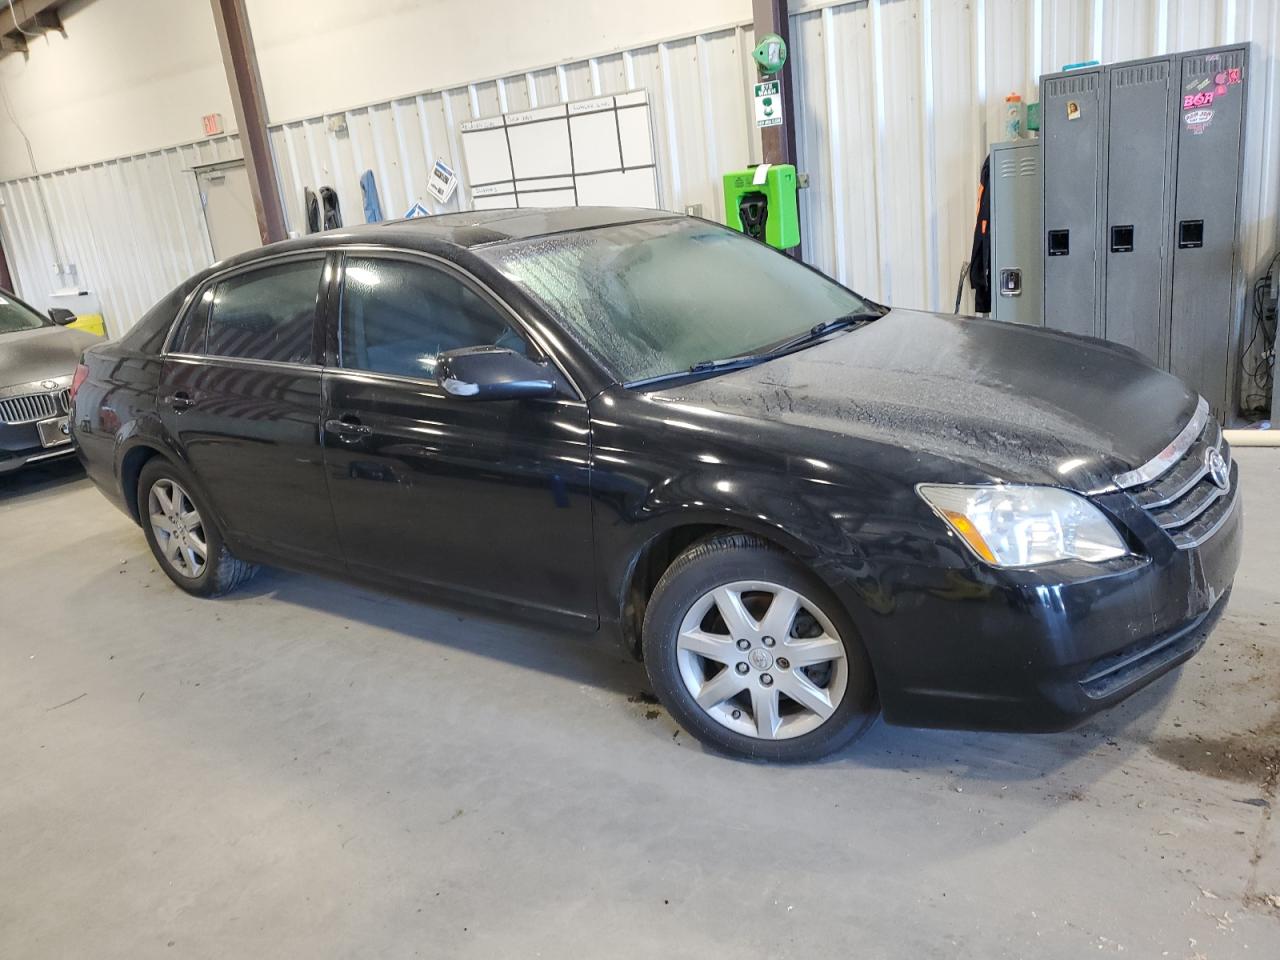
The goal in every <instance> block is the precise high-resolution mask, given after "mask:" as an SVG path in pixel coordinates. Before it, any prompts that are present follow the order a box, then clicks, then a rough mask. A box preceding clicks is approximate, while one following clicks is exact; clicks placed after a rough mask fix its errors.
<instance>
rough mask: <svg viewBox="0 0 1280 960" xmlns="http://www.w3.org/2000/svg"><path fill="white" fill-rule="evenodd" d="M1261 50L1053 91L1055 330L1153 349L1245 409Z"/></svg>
mask: <svg viewBox="0 0 1280 960" xmlns="http://www.w3.org/2000/svg"><path fill="white" fill-rule="evenodd" d="M1248 59H1249V47H1248V45H1247V44H1245V45H1235V46H1228V47H1217V48H1214V49H1211V50H1196V51H1191V52H1187V53H1178V54H1172V55H1170V56H1167V57H1157V58H1152V59H1149V60H1136V61H1129V62H1125V63H1117V64H1110V65H1106V66H1102V67H1095V68H1091V69H1088V70H1081V71H1071V72H1068V73H1061V74H1053V75H1050V76H1045V77H1042V78H1041V97H1042V100H1043V103H1044V107H1043V116H1042V121H1041V123H1042V127H1043V133H1042V146H1043V151H1044V191H1043V212H1044V224H1043V236H1042V251H1043V256H1044V298H1045V307H1044V316H1045V324H1046V325H1047V326H1050V327H1055V328H1057V329H1060V330H1067V331H1070V332H1072V333H1086V334H1093V335H1095V336H1101V337H1105V338H1107V339H1108V340H1112V341H1115V342H1116V343H1123V344H1125V345H1127V346H1130V347H1133V348H1134V349H1136V350H1139V351H1140V352H1142V353H1143V354H1145V355H1146V356H1147V357H1149V358H1150V359H1151V360H1152V362H1154V363H1156V364H1157V365H1158V366H1161V367H1163V368H1164V369H1166V370H1169V371H1171V372H1172V373H1175V374H1177V375H1178V376H1180V377H1182V378H1183V379H1185V380H1186V381H1187V382H1188V383H1189V384H1191V386H1193V387H1194V388H1195V389H1197V390H1198V391H1200V393H1201V394H1202V395H1203V396H1204V397H1205V398H1206V399H1207V400H1208V401H1209V403H1210V404H1211V405H1212V407H1213V409H1214V412H1215V413H1216V414H1217V415H1218V417H1219V419H1226V418H1228V417H1230V416H1232V415H1234V413H1235V410H1236V397H1235V390H1236V375H1237V370H1236V364H1235V362H1234V357H1235V349H1236V343H1237V337H1238V330H1239V324H1240V318H1241V310H1242V304H1243V300H1242V299H1241V294H1240V291H1241V290H1242V289H1243V287H1242V284H1241V282H1240V279H1239V276H1238V271H1239V269H1240V267H1239V258H1238V256H1237V253H1238V251H1237V246H1238V225H1239V193H1240V176H1241V163H1242V160H1243V141H1244V132H1245V129H1246V126H1247V123H1246V116H1247V111H1246V93H1247V91H1248V75H1249V66H1248Z"/></svg>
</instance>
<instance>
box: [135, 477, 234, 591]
mask: <svg viewBox="0 0 1280 960" xmlns="http://www.w3.org/2000/svg"><path fill="white" fill-rule="evenodd" d="M187 508H190V509H187ZM157 509H159V513H156V511H157ZM193 518H194V519H193ZM138 520H139V522H140V523H141V524H142V532H143V534H144V535H145V536H146V538H147V545H148V546H150V547H151V552H152V554H154V555H155V558H156V561H157V562H158V563H159V564H160V568H161V569H162V570H164V572H165V573H166V574H167V575H168V577H169V579H170V580H172V581H173V582H174V583H176V584H177V585H178V586H180V587H181V588H182V589H183V590H185V591H187V593H190V594H192V595H194V596H197V597H220V596H222V595H223V594H225V593H229V592H231V591H232V590H234V589H235V588H236V587H238V586H240V584H242V583H244V582H245V581H247V580H248V579H249V578H251V577H252V576H253V575H254V574H255V573H257V571H258V568H257V566H256V565H254V564H252V563H246V562H245V561H243V560H241V559H239V558H238V557H236V556H235V555H234V554H233V553H232V552H231V551H230V550H228V549H227V546H226V544H225V543H224V542H223V539H222V531H221V530H219V529H218V527H217V525H216V524H215V523H214V521H213V518H212V515H211V514H210V512H209V511H208V509H206V505H205V503H204V501H203V500H202V498H201V497H200V495H199V494H198V493H196V492H195V484H194V483H193V482H192V481H191V479H190V477H189V476H188V475H187V473H186V471H185V470H182V469H180V468H178V467H176V466H174V465H173V464H172V463H170V462H169V461H168V460H165V459H164V458H162V457H154V458H152V459H151V460H148V461H147V462H146V464H144V465H143V467H142V471H141V473H139V475H138ZM179 521H181V523H180V525H181V527H182V529H181V530H179V529H178V527H179ZM162 539H163V540H164V541H165V542H164V544H162V543H161V540H162ZM171 542H172V543H173V545H174V549H173V552H172V553H169V552H168V551H167V549H166V548H167V546H168V544H169V543H171ZM201 548H203V549H201ZM201 553H203V563H201V562H200V559H201Z"/></svg>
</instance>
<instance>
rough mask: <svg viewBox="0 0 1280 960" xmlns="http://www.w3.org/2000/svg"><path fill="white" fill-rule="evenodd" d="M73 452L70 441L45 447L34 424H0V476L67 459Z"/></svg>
mask: <svg viewBox="0 0 1280 960" xmlns="http://www.w3.org/2000/svg"><path fill="white" fill-rule="evenodd" d="M74 452H75V451H74V450H73V449H72V446H71V442H70V439H69V438H68V441H67V442H66V443H60V444H58V445H57V446H53V447H45V446H43V445H41V443H40V436H39V433H38V431H37V428H36V425H35V424H34V423H22V424H7V423H0V474H5V473H12V472H13V471H15V470H21V469H22V468H23V467H25V466H28V465H34V464H37V463H41V462H43V461H46V460H57V459H58V458H60V457H69V456H71V455H72V454H73V453H74Z"/></svg>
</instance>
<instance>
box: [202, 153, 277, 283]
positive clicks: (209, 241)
mask: <svg viewBox="0 0 1280 960" xmlns="http://www.w3.org/2000/svg"><path fill="white" fill-rule="evenodd" d="M237 167H238V168H240V169H242V170H244V171H245V175H246V176H248V173H249V168H248V165H247V164H246V163H245V159H244V157H233V158H232V159H230V160H214V161H212V162H211V163H193V164H192V165H191V166H189V167H188V168H187V171H188V172H189V173H190V174H191V177H192V180H193V181H194V183H195V188H196V199H197V200H198V201H199V203H200V224H201V226H203V227H204V241H205V250H206V251H207V252H208V254H209V260H210V262H211V263H216V262H217V261H218V260H219V259H223V258H220V257H219V256H218V253H217V251H216V250H214V249H213V231H212V230H210V229H209V208H208V205H207V204H206V203H205V198H204V191H202V190H201V189H200V174H202V173H214V172H216V171H218V170H233V169H236V168H237ZM259 245H261V244H259Z"/></svg>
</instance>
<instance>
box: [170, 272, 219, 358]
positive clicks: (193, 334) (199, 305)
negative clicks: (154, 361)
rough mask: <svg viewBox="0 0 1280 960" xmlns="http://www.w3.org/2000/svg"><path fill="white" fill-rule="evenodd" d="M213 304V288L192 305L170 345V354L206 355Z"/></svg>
mask: <svg viewBox="0 0 1280 960" xmlns="http://www.w3.org/2000/svg"><path fill="white" fill-rule="evenodd" d="M211 303H213V287H209V288H208V289H207V290H205V291H204V293H202V294H200V298H199V299H198V300H196V302H195V303H193V304H191V309H190V310H188V311H187V315H186V316H185V317H183V318H182V322H181V324H180V325H179V326H178V329H177V331H176V332H175V333H174V335H173V340H172V342H171V343H170V344H169V352H170V353H196V354H199V353H204V340H205V334H206V333H207V332H208V330H209V304H211Z"/></svg>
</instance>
